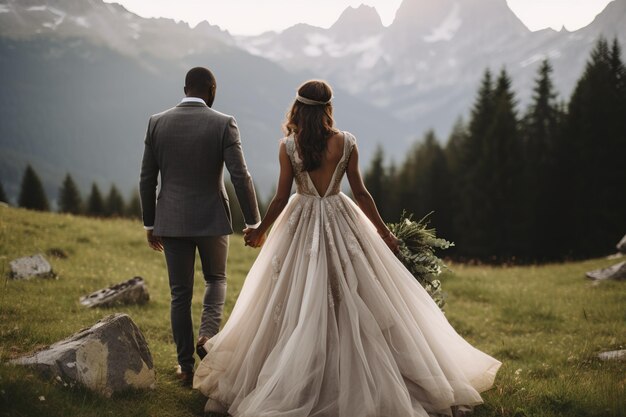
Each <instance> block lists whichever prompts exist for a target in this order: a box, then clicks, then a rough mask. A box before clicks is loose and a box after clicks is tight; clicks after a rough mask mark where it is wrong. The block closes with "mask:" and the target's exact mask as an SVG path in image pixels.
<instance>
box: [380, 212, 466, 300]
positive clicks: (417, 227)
mask: <svg viewBox="0 0 626 417" xmlns="http://www.w3.org/2000/svg"><path fill="white" fill-rule="evenodd" d="M427 218H428V215H426V216H425V217H423V218H422V219H421V220H419V221H415V220H413V215H412V214H410V215H408V216H407V215H406V213H402V216H401V217H400V221H399V222H398V223H390V224H388V225H387V226H388V227H389V230H391V233H393V234H394V235H395V236H396V237H397V238H398V240H400V250H399V251H398V253H397V254H396V256H397V257H398V259H400V261H401V262H402V264H404V266H405V267H406V269H408V270H409V271H410V272H411V274H413V276H414V277H415V279H416V280H417V281H418V282H419V283H420V284H421V285H422V287H424V289H425V290H426V291H427V292H428V294H429V295H430V296H431V297H432V299H433V300H434V301H435V303H437V305H438V306H439V308H441V309H442V310H443V308H444V306H445V303H446V300H445V297H444V294H443V291H442V290H441V281H439V279H437V277H438V276H439V274H441V272H442V271H443V269H444V268H445V264H444V263H443V261H442V260H441V259H439V258H438V257H437V256H436V255H435V250H436V249H448V248H449V247H450V246H454V243H451V242H448V241H447V240H445V239H441V238H438V237H437V235H436V231H435V229H433V228H428V221H427Z"/></svg>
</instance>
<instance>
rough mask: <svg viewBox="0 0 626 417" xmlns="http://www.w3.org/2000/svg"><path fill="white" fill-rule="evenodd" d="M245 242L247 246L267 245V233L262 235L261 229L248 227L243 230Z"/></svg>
mask: <svg viewBox="0 0 626 417" xmlns="http://www.w3.org/2000/svg"><path fill="white" fill-rule="evenodd" d="M243 241H244V245H245V246H251V247H253V248H258V247H261V246H263V243H265V233H260V232H259V229H253V228H251V227H248V228H247V229H243Z"/></svg>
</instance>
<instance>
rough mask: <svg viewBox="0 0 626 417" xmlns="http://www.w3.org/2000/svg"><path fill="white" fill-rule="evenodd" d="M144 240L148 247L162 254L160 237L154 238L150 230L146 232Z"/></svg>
mask: <svg viewBox="0 0 626 417" xmlns="http://www.w3.org/2000/svg"><path fill="white" fill-rule="evenodd" d="M146 238H147V239H148V246H150V247H151V248H152V249H154V250H155V251H157V252H163V241H162V240H161V237H160V236H155V235H154V233H153V231H152V230H146Z"/></svg>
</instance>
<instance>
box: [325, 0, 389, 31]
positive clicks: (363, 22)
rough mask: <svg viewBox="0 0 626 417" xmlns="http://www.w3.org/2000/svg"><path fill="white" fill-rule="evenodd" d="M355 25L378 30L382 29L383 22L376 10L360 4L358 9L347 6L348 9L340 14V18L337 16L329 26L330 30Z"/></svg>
mask: <svg viewBox="0 0 626 417" xmlns="http://www.w3.org/2000/svg"><path fill="white" fill-rule="evenodd" d="M355 25H359V26H362V27H368V28H371V29H380V28H382V27H383V22H382V20H381V19H380V15H379V14H378V12H377V11H376V8H374V7H372V6H367V5H365V4H361V5H360V6H359V7H352V6H348V8H347V9H346V10H344V11H343V13H341V16H339V19H337V21H336V22H335V24H334V25H332V26H331V29H337V28H339V27H340V26H355Z"/></svg>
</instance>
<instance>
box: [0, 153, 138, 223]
mask: <svg viewBox="0 0 626 417" xmlns="http://www.w3.org/2000/svg"><path fill="white" fill-rule="evenodd" d="M0 201H3V202H5V203H8V202H9V200H8V198H7V196H6V194H5V193H4V190H3V188H2V184H0ZM57 204H58V211H59V212H60V213H69V214H76V215H85V216H90V217H127V218H141V203H140V201H139V193H138V192H137V191H135V192H133V194H132V196H131V198H130V199H129V200H128V202H125V201H124V197H123V196H122V194H121V193H120V191H119V190H118V188H117V187H116V186H115V184H113V185H111V188H110V189H109V192H108V194H106V195H104V194H103V193H102V192H101V191H100V189H99V188H98V185H97V184H96V183H93V184H92V186H91V192H90V193H89V195H88V196H87V198H86V199H85V200H83V197H82V196H81V193H80V191H79V189H78V186H77V185H76V183H75V182H74V179H73V178H72V176H71V175H70V174H67V175H66V176H65V179H64V180H63V184H62V185H61V187H60V188H59V195H58V200H57ZM17 205H18V206H19V207H23V208H27V209H31V210H38V211H49V210H50V202H49V201H48V197H47V195H46V192H45V191H44V188H43V185H42V183H41V179H40V178H39V175H38V174H37V172H36V171H35V170H34V169H33V167H32V166H30V165H28V166H27V167H26V169H25V170H24V176H23V177H22V184H21V187H20V193H19V197H18V200H17Z"/></svg>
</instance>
